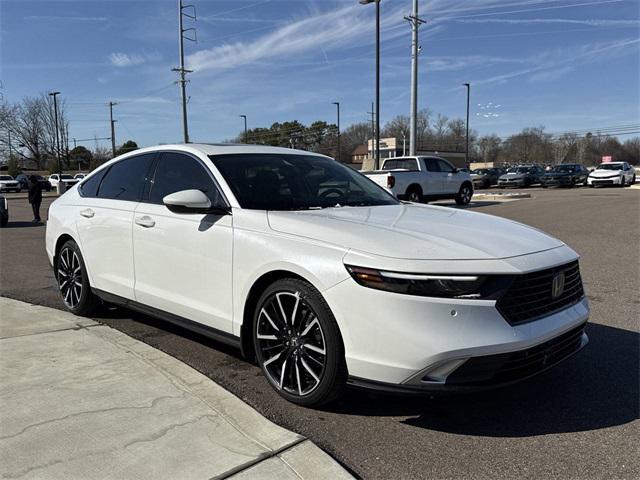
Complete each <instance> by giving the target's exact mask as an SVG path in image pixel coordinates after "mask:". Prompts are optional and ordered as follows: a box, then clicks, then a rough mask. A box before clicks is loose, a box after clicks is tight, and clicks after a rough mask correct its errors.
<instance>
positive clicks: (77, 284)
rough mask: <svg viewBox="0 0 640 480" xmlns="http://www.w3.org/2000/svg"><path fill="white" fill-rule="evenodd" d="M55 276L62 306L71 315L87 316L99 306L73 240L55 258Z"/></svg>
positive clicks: (65, 244)
mask: <svg viewBox="0 0 640 480" xmlns="http://www.w3.org/2000/svg"><path fill="white" fill-rule="evenodd" d="M55 269H56V270H55V276H56V280H57V282H58V290H59V291H60V296H61V297H62V302H63V303H64V306H65V307H66V308H67V310H69V311H70V312H71V313H73V314H75V315H79V316H87V315H90V314H91V313H93V312H94V311H95V310H96V309H97V308H98V306H99V305H100V300H99V299H98V297H96V296H95V295H94V294H93V292H92V291H91V285H90V284H89V276H88V275H87V267H86V266H85V263H84V259H83V258H82V253H80V249H79V248H78V245H77V244H76V242H74V241H73V240H68V241H67V242H65V243H64V245H62V248H60V252H58V255H57V256H56V266H55Z"/></svg>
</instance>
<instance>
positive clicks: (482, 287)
mask: <svg viewBox="0 0 640 480" xmlns="http://www.w3.org/2000/svg"><path fill="white" fill-rule="evenodd" d="M345 266H346V268H347V270H348V272H349V273H350V274H351V277H352V278H353V279H354V280H355V281H356V282H357V283H358V284H360V285H362V286H363V287H368V288H374V289H376V290H385V291H388V292H395V293H402V294H405V295H417V296H421V297H440V298H459V299H463V298H466V299H476V300H478V299H483V300H492V299H498V298H500V296H501V294H502V292H503V291H505V290H506V289H507V288H508V287H509V285H510V284H511V281H512V277H509V276H495V275H441V274H433V275H431V274H421V273H401V272H389V271H383V270H376V269H373V268H364V267H356V266H353V265H345Z"/></svg>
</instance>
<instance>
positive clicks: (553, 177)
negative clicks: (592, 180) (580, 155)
mask: <svg viewBox="0 0 640 480" xmlns="http://www.w3.org/2000/svg"><path fill="white" fill-rule="evenodd" d="M588 176H589V170H587V169H586V168H585V167H584V166H582V165H580V164H579V163H565V164H562V165H556V166H555V167H553V168H552V169H551V170H550V171H548V172H546V173H545V174H544V175H543V177H542V188H547V187H556V186H557V187H560V186H564V187H575V186H576V185H586V184H587V177H588Z"/></svg>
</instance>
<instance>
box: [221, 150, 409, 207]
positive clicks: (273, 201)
mask: <svg viewBox="0 0 640 480" xmlns="http://www.w3.org/2000/svg"><path fill="white" fill-rule="evenodd" d="M209 158H211V160H212V161H213V163H214V164H215V166H216V167H217V168H218V170H219V171H220V173H221V174H222V176H223V177H224V179H225V180H226V182H227V184H228V185H229V187H230V188H231V190H233V193H234V194H235V196H236V198H237V199H238V202H239V203H240V206H241V207H242V208H248V209H252V210H307V209H315V208H327V207H336V206H352V207H359V206H373V205H397V204H398V203H399V202H398V200H396V199H395V198H394V197H393V196H392V195H390V194H389V193H388V192H387V191H386V190H384V189H383V188H382V187H379V186H378V185H376V184H375V183H373V182H372V181H371V180H369V179H368V178H366V177H365V176H364V175H362V174H360V173H358V172H356V171H354V170H352V169H350V168H349V167H346V166H344V165H342V164H340V163H338V162H336V161H334V160H331V159H330V158H324V157H316V156H311V155H288V154H285V155H280V154H235V155H212V156H211V157H209Z"/></svg>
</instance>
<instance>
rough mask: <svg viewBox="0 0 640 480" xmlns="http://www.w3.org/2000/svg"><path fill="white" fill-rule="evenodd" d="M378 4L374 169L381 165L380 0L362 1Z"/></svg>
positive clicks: (366, 3)
mask: <svg viewBox="0 0 640 480" xmlns="http://www.w3.org/2000/svg"><path fill="white" fill-rule="evenodd" d="M369 3H375V4H376V128H375V140H374V141H375V163H374V169H375V170H377V169H378V166H379V165H380V0H360V4H361V5H368V4H369Z"/></svg>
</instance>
